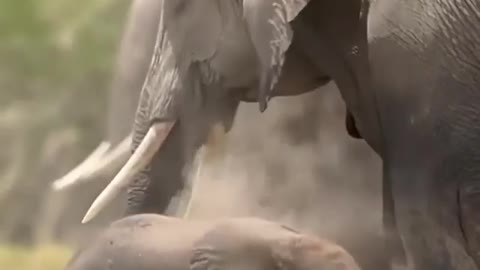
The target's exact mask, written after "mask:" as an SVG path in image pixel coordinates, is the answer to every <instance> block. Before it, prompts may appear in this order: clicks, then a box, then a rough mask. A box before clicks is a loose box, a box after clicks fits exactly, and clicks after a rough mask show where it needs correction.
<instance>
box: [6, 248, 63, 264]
mask: <svg viewBox="0 0 480 270" xmlns="http://www.w3.org/2000/svg"><path fill="white" fill-rule="evenodd" d="M71 255H72V252H71V250H70V249H68V248H66V247H63V246H54V245H49V246H40V247H37V248H25V247H12V246H0V269H10V270H60V269H63V267H64V266H65V264H66V263H67V261H68V260H69V258H70V256H71Z"/></svg>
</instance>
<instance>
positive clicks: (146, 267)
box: [65, 214, 206, 270]
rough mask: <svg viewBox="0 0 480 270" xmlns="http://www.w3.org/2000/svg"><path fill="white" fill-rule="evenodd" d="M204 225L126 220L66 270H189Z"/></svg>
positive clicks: (172, 220)
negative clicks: (192, 254)
mask: <svg viewBox="0 0 480 270" xmlns="http://www.w3.org/2000/svg"><path fill="white" fill-rule="evenodd" d="M205 226H206V225H205V224H201V223H198V224H192V223H187V222H183V221H181V220H179V219H176V218H169V217H165V216H161V215H150V214H145V215H135V216H132V217H127V218H124V219H121V220H119V221H117V222H114V223H112V225H111V226H110V227H108V228H107V229H106V230H105V231H104V232H103V233H101V234H100V235H99V236H98V237H96V238H94V240H93V242H90V243H88V244H87V245H86V246H84V247H83V248H82V249H80V250H79V251H78V252H77V253H76V254H75V256H74V257H73V258H72V259H71V260H70V262H69V264H68V265H67V266H66V268H65V270H100V269H102V270H103V269H108V270H133V269H135V270H158V269H163V270H187V269H189V257H190V253H191V247H192V244H193V242H194V241H196V240H197V239H198V238H199V237H200V236H201V235H202V234H203V233H204V231H205V230H206V228H204V227H205Z"/></svg>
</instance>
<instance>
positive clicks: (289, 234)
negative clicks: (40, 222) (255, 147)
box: [65, 214, 360, 270]
mask: <svg viewBox="0 0 480 270" xmlns="http://www.w3.org/2000/svg"><path fill="white" fill-rule="evenodd" d="M97 269H110V270H134V269H135V270H156V269H163V270H213V269H217V270H223V269H225V270H227V269H251V270H284V269H285V270H286V269H297V270H360V268H359V266H358V265H357V263H356V262H355V260H354V259H353V257H351V256H350V255H349V254H348V253H347V252H346V251H345V250H344V249H343V248H342V247H340V246H338V245H336V244H334V243H332V242H329V241H327V240H324V239H320V238H318V237H314V236H309V235H305V234H302V233H299V232H297V231H295V230H293V229H291V228H288V227H286V226H283V225H281V224H279V223H275V222H270V221H267V220H264V219H260V218H253V217H250V218H225V219H220V220H216V221H207V220H203V221H185V220H181V219H177V218H170V217H166V216H161V215H155V214H141V215H133V216H130V217H126V218H123V219H121V220H118V221H116V222H114V223H112V225H111V226H110V227H108V228H107V229H106V230H105V231H103V232H102V233H101V234H100V235H99V236H98V237H96V238H95V239H93V241H92V242H90V243H88V244H87V245H86V246H85V247H83V248H82V249H81V250H79V251H78V252H77V253H76V254H75V255H74V256H73V257H72V258H71V260H70V262H69V263H68V264H67V266H66V267H65V270H97Z"/></svg>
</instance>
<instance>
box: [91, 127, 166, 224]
mask: <svg viewBox="0 0 480 270" xmlns="http://www.w3.org/2000/svg"><path fill="white" fill-rule="evenodd" d="M174 124H175V121H172V122H162V123H156V124H154V125H152V126H151V127H150V129H149V130H148V132H147V134H146V135H145V137H144V138H143V140H142V142H141V143H140V145H139V146H138V147H137V149H136V150H135V152H134V153H133V155H132V156H131V157H130V158H129V159H128V161H127V163H126V164H125V165H124V166H123V167H122V169H121V170H120V172H118V174H117V175H116V176H115V177H114V178H113V180H112V181H111V182H110V184H108V186H107V187H106V188H105V189H104V190H103V191H102V193H100V195H99V196H98V197H97V198H96V199H95V201H94V202H93V203H92V205H91V206H90V208H89V209H88V211H87V213H86V214H85V217H84V218H83V220H82V223H87V222H89V221H90V220H92V219H93V218H94V217H95V216H96V215H97V214H98V213H99V212H100V211H101V210H102V209H103V208H104V207H105V206H106V205H107V204H108V203H109V202H110V201H111V200H113V199H114V198H115V197H116V196H117V195H118V193H120V192H121V191H122V189H123V188H125V187H126V186H127V185H128V183H129V182H130V180H131V179H132V177H133V176H134V175H135V174H136V173H138V172H139V171H141V170H142V169H143V168H145V167H146V166H147V165H148V163H150V161H151V160H152V158H153V156H154V155H155V153H156V152H157V151H158V149H159V148H160V146H161V145H162V143H163V142H164V141H165V139H166V138H167V135H168V133H170V130H171V129H172V127H173V125H174Z"/></svg>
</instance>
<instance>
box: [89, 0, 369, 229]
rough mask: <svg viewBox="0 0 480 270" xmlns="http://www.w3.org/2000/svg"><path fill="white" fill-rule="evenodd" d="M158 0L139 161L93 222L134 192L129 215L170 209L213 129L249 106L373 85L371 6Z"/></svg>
mask: <svg viewBox="0 0 480 270" xmlns="http://www.w3.org/2000/svg"><path fill="white" fill-rule="evenodd" d="M159 1H161V2H162V12H161V14H160V19H159V26H158V34H157V37H156V43H155V47H154V53H153V59H152V62H151V64H150V68H149V71H148V74H147V77H146V80H145V83H144V85H143V89H142V92H141V95H140V99H139V103H138V107H137V111H136V116H135V124H134V129H133V140H132V141H133V143H132V152H133V155H132V156H131V157H130V158H129V160H128V161H127V163H126V164H125V166H124V167H123V168H122V169H121V170H120V172H119V173H118V174H117V175H116V176H115V178H114V179H113V180H112V182H111V183H110V185H109V186H108V187H107V188H106V189H105V190H104V191H103V192H102V193H101V194H100V195H99V197H98V198H97V199H96V200H95V202H94V203H93V205H92V206H91V208H90V210H89V212H88V213H87V215H86V216H85V218H84V222H86V221H88V220H90V219H91V218H93V217H94V216H95V215H96V214H97V213H98V211H100V209H101V208H103V207H104V206H105V205H106V203H108V202H109V201H110V200H111V199H112V198H113V197H114V196H115V195H116V194H117V193H118V192H120V191H121V190H123V189H124V188H126V187H127V186H128V193H129V196H128V197H129V198H128V203H129V207H128V209H129V210H128V211H129V212H128V213H130V214H131V213H145V212H153V213H161V212H163V211H165V208H166V206H167V205H168V203H169V201H170V199H171V198H172V196H174V195H175V193H176V192H178V191H179V190H181V188H182V187H183V184H184V178H185V173H184V169H185V168H187V169H188V168H189V165H190V164H191V163H192V159H193V157H194V154H195V152H196V151H197V149H198V148H199V146H201V145H202V144H204V142H205V141H206V138H207V137H208V134H209V131H210V129H211V127H212V126H214V125H218V124H220V125H222V126H223V128H224V130H225V131H228V130H229V129H230V128H231V125H232V123H233V120H234V116H235V112H236V109H237V107H238V104H239V102H240V101H242V100H244V101H258V102H259V104H260V110H261V111H263V110H265V109H266V105H267V102H268V100H269V99H270V97H272V96H282V95H285V96H288V95H297V94H301V93H304V92H307V91H311V90H313V89H315V88H317V87H318V86H321V85H323V84H326V83H327V82H328V81H329V80H330V79H333V80H334V81H335V82H337V84H338V85H339V87H340V89H341V91H342V95H343V96H346V95H347V96H348V97H349V99H348V100H355V99H351V98H350V97H351V96H352V95H353V96H355V97H357V96H358V95H361V93H362V92H363V91H364V90H363V89H365V88H368V79H362V78H363V77H365V76H368V67H367V64H366V60H367V48H366V33H365V28H366V14H367V11H368V2H367V1H366V0H342V1H339V0H336V1H308V0H284V1H280V0H269V1H253V0H244V1H241V3H240V2H238V1H224V0H221V1H220V0H209V1H204V2H202V3H201V4H200V3H197V2H196V1H190V0H183V1H172V0H159ZM299 71H306V72H299ZM292 82H295V83H292ZM350 103H351V104H349V102H347V106H349V109H350V110H354V111H355V113H357V112H358V106H357V105H358V104H356V103H355V102H350ZM358 113H364V112H363V111H362V112H358ZM367 113H368V112H367ZM361 124H362V123H360V125H359V126H360V132H361V133H362V136H364V132H363V130H362V128H363V125H361ZM365 134H368V133H365Z"/></svg>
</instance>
